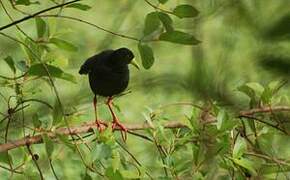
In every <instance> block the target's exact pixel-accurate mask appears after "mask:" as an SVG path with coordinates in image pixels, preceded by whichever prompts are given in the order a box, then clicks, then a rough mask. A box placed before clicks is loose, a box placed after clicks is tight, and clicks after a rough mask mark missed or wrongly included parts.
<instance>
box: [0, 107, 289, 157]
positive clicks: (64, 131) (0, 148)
mask: <svg viewBox="0 0 290 180" xmlns="http://www.w3.org/2000/svg"><path fill="white" fill-rule="evenodd" d="M281 111H290V107H288V106H275V107H261V108H256V109H250V110H247V111H240V112H239V114H238V117H245V116H250V115H254V114H257V113H272V112H281ZM209 119H210V122H211V123H212V122H215V121H216V118H215V117H213V116H210V117H209ZM104 124H106V125H107V126H108V123H104ZM125 126H126V127H127V129H128V131H136V130H145V129H154V127H152V126H150V125H149V124H126V125H125ZM163 126H164V128H168V129H173V128H184V127H186V125H185V124H183V123H181V122H178V121H171V122H168V123H165V124H164V125H163ZM93 129H98V126H97V125H96V124H95V123H85V124H82V125H80V126H75V127H70V128H66V127H63V128H58V129H56V130H54V131H50V132H43V133H42V134H47V135H48V136H49V137H50V138H56V137H57V135H77V134H83V133H88V132H92V131H93ZM116 130H120V129H116ZM42 134H38V135H35V136H31V137H30V136H28V137H25V138H22V139H19V140H15V141H10V142H8V143H6V144H0V152H5V151H8V150H11V149H15V148H18V147H22V146H26V145H31V144H40V143H43V140H42ZM130 134H133V133H130Z"/></svg>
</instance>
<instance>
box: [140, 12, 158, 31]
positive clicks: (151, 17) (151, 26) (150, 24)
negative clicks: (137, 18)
mask: <svg viewBox="0 0 290 180" xmlns="http://www.w3.org/2000/svg"><path fill="white" fill-rule="evenodd" d="M159 26H160V20H159V17H158V12H151V13H149V14H147V15H146V18H145V27H144V30H143V33H144V36H146V35H149V34H151V33H153V32H154V31H156V30H157V29H158V27H159Z"/></svg>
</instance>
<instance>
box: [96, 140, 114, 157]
mask: <svg viewBox="0 0 290 180" xmlns="http://www.w3.org/2000/svg"><path fill="white" fill-rule="evenodd" d="M110 157H112V148H111V146H109V145H107V144H104V143H101V144H97V145H96V146H95V148H94V149H93V151H92V159H93V161H95V160H101V159H108V158H110Z"/></svg>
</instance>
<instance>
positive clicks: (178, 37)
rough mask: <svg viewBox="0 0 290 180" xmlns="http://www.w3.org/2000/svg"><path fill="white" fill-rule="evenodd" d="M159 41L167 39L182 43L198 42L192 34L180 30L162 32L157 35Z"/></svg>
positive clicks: (194, 43)
mask: <svg viewBox="0 0 290 180" xmlns="http://www.w3.org/2000/svg"><path fill="white" fill-rule="evenodd" d="M159 40H161V41H168V42H172V43H177V44H184V45H197V44H199V43H200V41H199V40H197V39H196V38H195V37H194V36H193V35H191V34H187V33H184V32H181V31H169V32H165V33H162V34H161V35H160V37H159Z"/></svg>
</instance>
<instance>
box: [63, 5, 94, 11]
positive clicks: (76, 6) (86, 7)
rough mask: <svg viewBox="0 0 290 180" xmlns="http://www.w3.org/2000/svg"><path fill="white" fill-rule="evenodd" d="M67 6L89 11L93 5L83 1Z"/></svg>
mask: <svg viewBox="0 0 290 180" xmlns="http://www.w3.org/2000/svg"><path fill="white" fill-rule="evenodd" d="M66 7H67V8H76V9H79V10H82V11H87V10H89V9H91V8H92V7H91V6H89V5H86V4H82V3H74V4H70V5H68V6H66Z"/></svg>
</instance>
